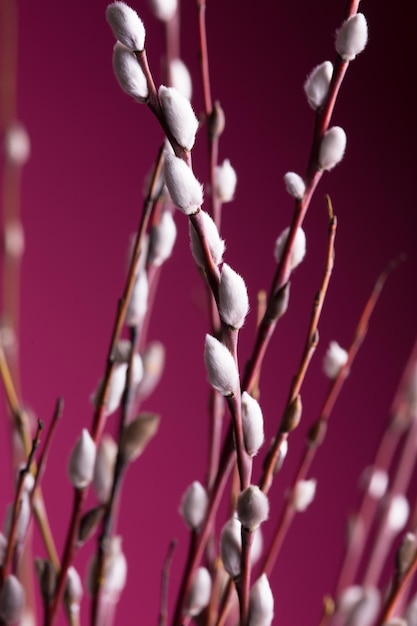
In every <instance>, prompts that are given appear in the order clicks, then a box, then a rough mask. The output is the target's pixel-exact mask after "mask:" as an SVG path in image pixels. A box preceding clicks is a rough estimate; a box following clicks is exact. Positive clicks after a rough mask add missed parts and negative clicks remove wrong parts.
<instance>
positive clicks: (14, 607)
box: [0, 574, 25, 624]
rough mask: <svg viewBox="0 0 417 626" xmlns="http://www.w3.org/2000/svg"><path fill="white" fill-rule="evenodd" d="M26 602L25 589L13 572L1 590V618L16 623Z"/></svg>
mask: <svg viewBox="0 0 417 626" xmlns="http://www.w3.org/2000/svg"><path fill="white" fill-rule="evenodd" d="M24 604H25V590H24V589H23V586H22V584H21V583H20V582H19V580H18V579H17V578H16V576H14V575H13V574H12V575H11V576H8V577H7V578H6V580H5V581H4V582H3V586H2V588H1V591H0V619H1V620H2V621H3V622H4V623H5V624H14V623H15V622H17V620H18V619H19V618H20V616H21V614H22V611H23V607H24Z"/></svg>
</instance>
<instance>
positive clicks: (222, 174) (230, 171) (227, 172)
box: [214, 159, 237, 203]
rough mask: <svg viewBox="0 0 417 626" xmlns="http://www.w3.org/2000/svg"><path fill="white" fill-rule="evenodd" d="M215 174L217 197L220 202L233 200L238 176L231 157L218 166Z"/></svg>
mask: <svg viewBox="0 0 417 626" xmlns="http://www.w3.org/2000/svg"><path fill="white" fill-rule="evenodd" d="M214 176H215V185H216V186H215V192H216V197H217V198H218V199H219V200H220V202H223V203H224V202H231V201H232V200H233V198H234V195H235V189H236V183H237V176H236V172H235V170H234V168H233V167H232V166H231V165H230V161H229V159H225V160H224V161H223V163H222V164H221V165H217V166H216V168H215V171H214Z"/></svg>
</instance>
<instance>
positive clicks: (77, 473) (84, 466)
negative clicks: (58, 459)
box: [68, 428, 96, 489]
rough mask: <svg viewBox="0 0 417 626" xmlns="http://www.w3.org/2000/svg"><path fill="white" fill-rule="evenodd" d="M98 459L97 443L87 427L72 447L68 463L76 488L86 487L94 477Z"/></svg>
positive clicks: (70, 475) (71, 479)
mask: <svg viewBox="0 0 417 626" xmlns="http://www.w3.org/2000/svg"><path fill="white" fill-rule="evenodd" d="M95 460H96V445H95V443H94V441H93V440H92V438H91V435H90V433H89V432H88V430H87V429H86V428H83V430H82V433H81V437H80V438H79V439H78V440H77V442H76V444H75V446H74V448H73V449H72V452H71V456H70V458H69V463H68V474H69V478H70V481H71V484H72V486H73V487H75V488H76V489H84V488H85V487H87V486H88V485H89V484H90V483H91V481H92V479H93V473H94V463H95Z"/></svg>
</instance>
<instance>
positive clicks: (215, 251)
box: [189, 211, 226, 267]
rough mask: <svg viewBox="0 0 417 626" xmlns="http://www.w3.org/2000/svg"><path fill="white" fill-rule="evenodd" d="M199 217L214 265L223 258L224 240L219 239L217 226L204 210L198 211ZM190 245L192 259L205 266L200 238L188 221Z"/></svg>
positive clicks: (200, 265)
mask: <svg viewBox="0 0 417 626" xmlns="http://www.w3.org/2000/svg"><path fill="white" fill-rule="evenodd" d="M200 215H201V219H202V221H203V226H204V236H205V237H206V239H207V244H208V248H209V250H210V254H211V256H212V259H213V263H215V265H219V264H220V263H221V262H222V260H223V254H224V250H225V247H226V246H225V243H224V240H223V239H221V237H220V235H219V231H218V230H217V226H216V224H215V223H214V221H213V220H212V218H211V217H210V215H209V214H208V213H206V211H200ZM189 228H190V245H191V252H192V255H193V257H194V261H195V262H196V263H197V265H198V266H199V267H204V266H205V258H204V253H203V249H202V247H201V243H200V239H199V237H198V235H197V233H196V231H195V229H194V227H193V225H192V224H191V222H190V227H189Z"/></svg>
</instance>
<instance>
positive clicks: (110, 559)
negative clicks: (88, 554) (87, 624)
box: [86, 535, 127, 604]
mask: <svg viewBox="0 0 417 626" xmlns="http://www.w3.org/2000/svg"><path fill="white" fill-rule="evenodd" d="M97 573H98V572H97V557H96V556H95V555H94V556H93V558H92V559H91V561H90V563H89V566H88V571H87V580H86V588H87V590H88V592H89V594H90V595H93V594H94V590H95V589H96V588H97V583H98V581H97ZM126 578H127V561H126V557H125V555H124V554H123V551H122V538H121V537H120V536H119V535H116V536H114V537H110V538H109V539H108V541H107V544H106V553H105V561H104V571H103V578H102V580H101V581H100V582H101V592H102V594H103V598H105V599H106V600H107V601H108V602H112V603H114V604H116V603H117V601H118V599H119V595H120V594H121V592H122V591H123V589H124V587H125V584H126Z"/></svg>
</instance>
